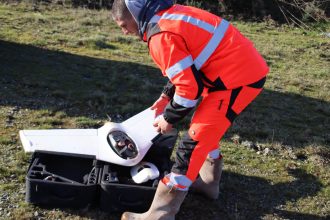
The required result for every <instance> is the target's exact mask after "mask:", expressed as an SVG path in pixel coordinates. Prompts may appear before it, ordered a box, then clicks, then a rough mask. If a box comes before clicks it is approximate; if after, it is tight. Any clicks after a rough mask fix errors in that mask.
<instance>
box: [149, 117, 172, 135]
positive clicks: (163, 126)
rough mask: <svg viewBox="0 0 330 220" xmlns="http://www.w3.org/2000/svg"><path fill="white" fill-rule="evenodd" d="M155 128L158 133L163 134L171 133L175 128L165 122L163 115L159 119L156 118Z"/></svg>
mask: <svg viewBox="0 0 330 220" xmlns="http://www.w3.org/2000/svg"><path fill="white" fill-rule="evenodd" d="M153 125H154V127H156V129H157V132H159V133H161V134H166V133H168V132H170V131H171V130H172V128H173V125H172V124H170V123H168V122H167V121H165V119H164V117H163V115H160V116H159V117H158V118H156V120H155V122H154V124H153Z"/></svg>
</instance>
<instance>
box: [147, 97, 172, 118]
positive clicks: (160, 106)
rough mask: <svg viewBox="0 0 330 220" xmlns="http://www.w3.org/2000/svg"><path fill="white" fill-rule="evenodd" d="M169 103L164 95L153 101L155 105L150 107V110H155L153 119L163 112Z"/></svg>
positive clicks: (168, 99)
mask: <svg viewBox="0 0 330 220" xmlns="http://www.w3.org/2000/svg"><path fill="white" fill-rule="evenodd" d="M169 101H170V98H169V97H168V96H167V95H165V94H161V95H160V97H159V98H158V99H157V100H156V101H155V103H154V104H153V105H152V106H151V110H155V118H156V117H157V116H158V115H160V114H162V113H163V112H164V109H165V107H166V105H167V104H168V103H169Z"/></svg>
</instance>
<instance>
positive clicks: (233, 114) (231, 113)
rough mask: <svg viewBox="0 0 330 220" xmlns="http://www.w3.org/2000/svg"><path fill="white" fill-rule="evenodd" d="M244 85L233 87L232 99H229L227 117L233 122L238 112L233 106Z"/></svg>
mask: <svg viewBox="0 0 330 220" xmlns="http://www.w3.org/2000/svg"><path fill="white" fill-rule="evenodd" d="M242 88H243V87H238V88H237V89H233V90H232V92H231V95H230V101H229V106H228V110H227V113H226V117H227V118H228V120H229V121H230V122H231V123H233V122H234V120H235V118H236V117H237V114H236V112H234V110H233V109H232V106H233V105H234V103H235V101H236V99H237V96H238V94H239V93H240V92H241V90H242Z"/></svg>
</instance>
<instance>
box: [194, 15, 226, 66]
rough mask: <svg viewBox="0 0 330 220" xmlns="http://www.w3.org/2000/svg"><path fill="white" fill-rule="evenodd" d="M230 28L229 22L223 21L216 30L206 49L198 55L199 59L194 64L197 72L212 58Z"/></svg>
mask: <svg viewBox="0 0 330 220" xmlns="http://www.w3.org/2000/svg"><path fill="white" fill-rule="evenodd" d="M228 26H229V22H228V21H226V20H225V19H222V20H221V23H220V25H219V26H218V27H217V28H216V30H215V32H214V34H213V36H212V38H211V40H210V41H209V42H208V43H207V45H206V46H205V47H204V49H203V50H202V52H201V53H200V54H199V55H198V57H197V58H196V59H195V60H194V64H195V66H196V68H197V70H200V69H201V68H202V66H203V65H204V63H205V62H206V61H207V60H208V59H209V58H210V56H211V55H212V53H213V52H214V51H215V49H216V48H217V47H218V45H219V44H220V42H221V40H222V38H223V37H224V35H225V33H226V30H227V28H228Z"/></svg>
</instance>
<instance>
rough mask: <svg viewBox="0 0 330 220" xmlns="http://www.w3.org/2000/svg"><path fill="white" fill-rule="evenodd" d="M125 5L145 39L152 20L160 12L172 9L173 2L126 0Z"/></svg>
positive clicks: (170, 0) (165, 0)
mask: <svg viewBox="0 0 330 220" xmlns="http://www.w3.org/2000/svg"><path fill="white" fill-rule="evenodd" d="M125 4H126V6H127V8H128V10H129V11H130V13H131V14H132V16H133V18H134V20H135V21H136V23H137V24H138V28H139V34H140V37H141V38H142V39H143V34H144V32H145V31H146V28H147V25H148V23H149V21H150V20H151V18H152V17H153V16H154V15H155V14H157V13H158V12H160V11H163V10H165V9H168V8H170V7H171V6H172V5H173V0H125Z"/></svg>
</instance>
